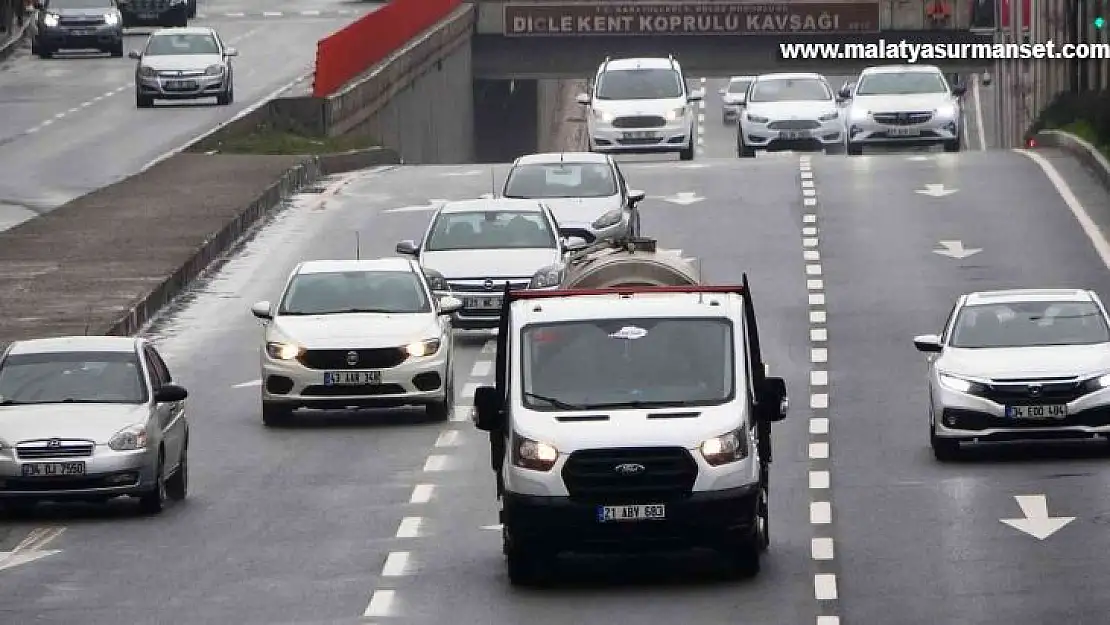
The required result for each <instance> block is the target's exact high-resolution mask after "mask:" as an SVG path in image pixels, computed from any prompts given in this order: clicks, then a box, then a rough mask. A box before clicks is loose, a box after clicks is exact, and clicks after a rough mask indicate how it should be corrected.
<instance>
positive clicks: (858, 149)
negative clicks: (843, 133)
mask: <svg viewBox="0 0 1110 625" xmlns="http://www.w3.org/2000/svg"><path fill="white" fill-rule="evenodd" d="M848 154H849V155H850V156H861V155H863V146H862V145H860V144H858V143H849V144H848Z"/></svg>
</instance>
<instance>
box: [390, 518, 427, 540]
mask: <svg viewBox="0 0 1110 625" xmlns="http://www.w3.org/2000/svg"><path fill="white" fill-rule="evenodd" d="M423 523H424V519H422V518H420V517H418V516H407V517H405V518H403V519H401V524H400V525H398V526H397V534H396V537H397V538H417V537H419V536H420V526H421V525H423Z"/></svg>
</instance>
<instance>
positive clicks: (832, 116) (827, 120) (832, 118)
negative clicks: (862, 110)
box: [817, 111, 840, 122]
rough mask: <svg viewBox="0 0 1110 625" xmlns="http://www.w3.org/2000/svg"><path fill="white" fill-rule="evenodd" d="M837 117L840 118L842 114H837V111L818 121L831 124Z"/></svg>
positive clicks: (819, 118)
mask: <svg viewBox="0 0 1110 625" xmlns="http://www.w3.org/2000/svg"><path fill="white" fill-rule="evenodd" d="M837 117H840V113H839V112H837V111H833V112H832V113H826V114H824V115H822V116H820V117H818V118H817V119H818V120H819V121H823V122H831V121H832V120H834V119H836V118H837Z"/></svg>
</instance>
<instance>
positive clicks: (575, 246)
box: [563, 237, 587, 252]
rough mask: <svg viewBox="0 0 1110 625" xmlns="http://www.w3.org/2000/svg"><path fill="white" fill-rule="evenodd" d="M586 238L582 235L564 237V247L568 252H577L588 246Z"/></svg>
mask: <svg viewBox="0 0 1110 625" xmlns="http://www.w3.org/2000/svg"><path fill="white" fill-rule="evenodd" d="M586 245H587V243H586V239H583V238H582V237H567V238H565V239H563V249H564V250H566V251H568V252H577V251H578V250H581V249H584V248H585V247H586Z"/></svg>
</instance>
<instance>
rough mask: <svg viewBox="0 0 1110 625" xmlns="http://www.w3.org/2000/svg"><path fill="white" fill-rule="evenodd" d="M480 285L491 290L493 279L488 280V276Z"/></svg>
mask: <svg viewBox="0 0 1110 625" xmlns="http://www.w3.org/2000/svg"><path fill="white" fill-rule="evenodd" d="M482 286H484V287H486V290H487V291H492V290H493V280H490V279H489V278H486V281H485V282H483V283H482Z"/></svg>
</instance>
